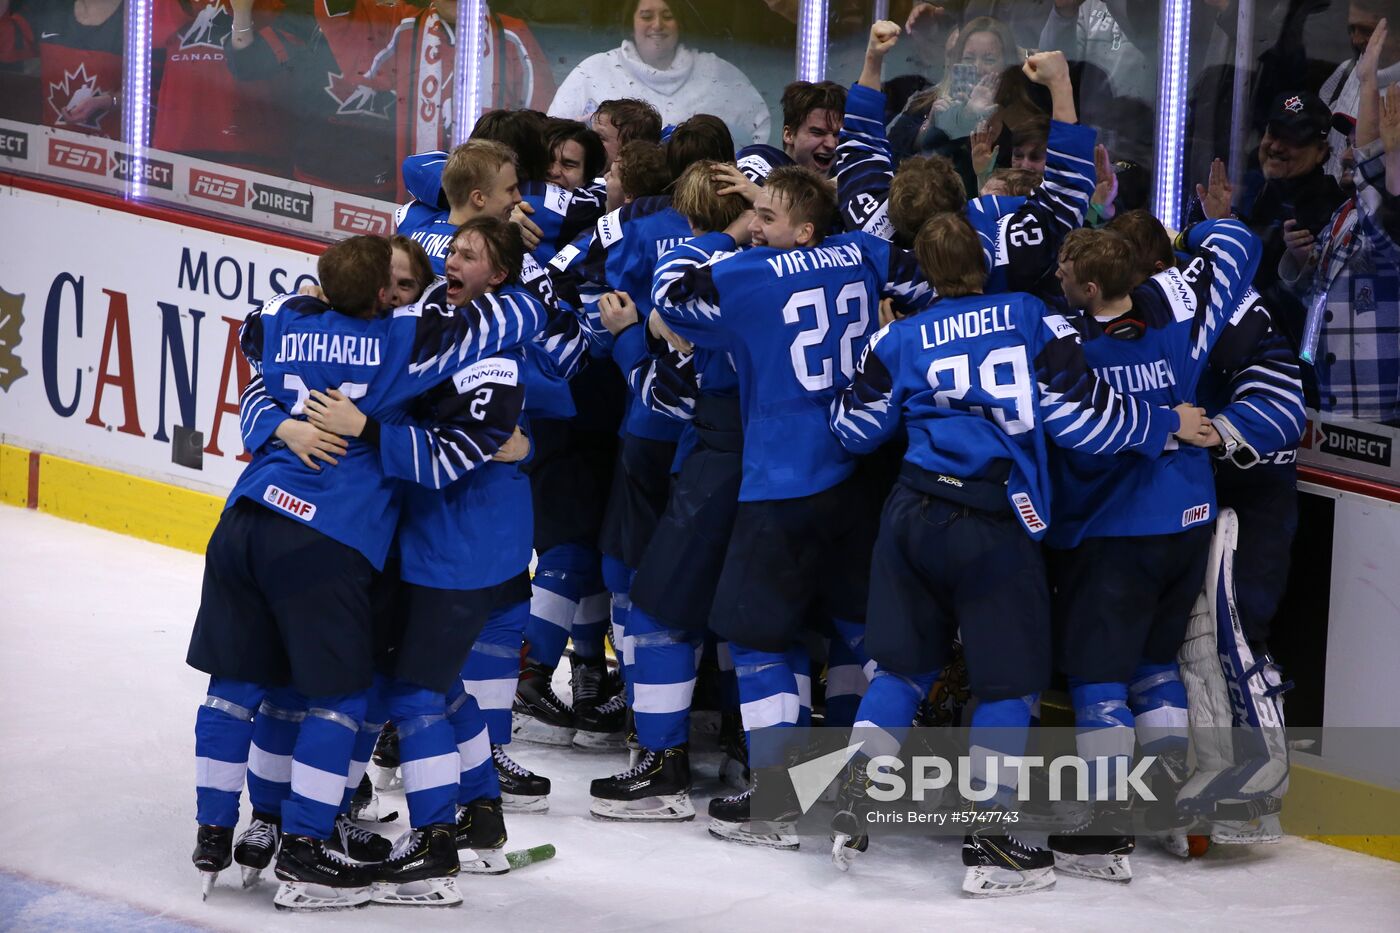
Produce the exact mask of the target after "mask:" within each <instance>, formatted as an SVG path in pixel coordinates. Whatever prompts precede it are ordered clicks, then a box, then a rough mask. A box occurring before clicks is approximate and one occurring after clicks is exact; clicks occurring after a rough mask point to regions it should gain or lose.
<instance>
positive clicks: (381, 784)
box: [368, 762, 403, 792]
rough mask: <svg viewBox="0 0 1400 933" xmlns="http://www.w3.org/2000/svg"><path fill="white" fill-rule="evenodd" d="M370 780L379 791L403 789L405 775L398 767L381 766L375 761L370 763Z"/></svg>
mask: <svg viewBox="0 0 1400 933" xmlns="http://www.w3.org/2000/svg"><path fill="white" fill-rule="evenodd" d="M368 771H369V782H370V783H371V784H372V785H374V789H375V790H377V791H381V792H383V791H389V790H403V775H402V774H400V773H399V769H398V768H381V767H380V766H379V765H377V764H375V763H374V762H370V764H369V768H368Z"/></svg>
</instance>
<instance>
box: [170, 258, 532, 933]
mask: <svg viewBox="0 0 1400 933" xmlns="http://www.w3.org/2000/svg"><path fill="white" fill-rule="evenodd" d="M390 259H391V249H390V247H389V244H388V243H387V241H384V240H381V239H377V238H373V237H353V238H351V239H350V240H347V241H344V242H343V243H341V244H337V245H336V246H335V247H332V248H331V249H330V250H328V251H327V252H326V253H325V254H324V255H323V256H322V258H321V260H320V261H319V262H318V273H319V275H320V278H321V282H322V287H323V288H324V289H325V292H326V295H327V296H328V297H329V298H330V299H331V301H333V302H335V303H336V305H337V306H338V307H339V308H342V309H345V310H343V311H340V310H335V308H333V307H332V306H330V305H327V304H326V303H325V302H322V301H319V300H317V299H314V298H309V297H298V296H286V295H283V296H278V297H277V298H275V299H273V300H272V301H270V302H268V303H267V304H266V305H265V306H264V307H263V308H262V309H260V310H259V311H255V312H253V313H252V314H250V315H249V318H248V320H247V321H246V322H245V324H244V327H243V332H242V344H243V349H244V352H245V355H247V356H248V358H249V361H250V363H251V364H252V365H253V367H254V371H255V373H256V374H257V375H256V378H257V379H260V380H262V381H263V383H264V384H265V385H266V387H267V391H268V392H269V393H270V394H271V395H272V396H273V397H274V398H275V399H276V400H277V402H278V403H279V404H281V405H284V406H286V407H287V409H288V410H289V411H291V412H293V413H295V414H301V413H302V412H303V410H304V406H305V402H306V399H307V398H308V396H309V393H310V391H311V390H312V389H314V388H316V387H319V386H328V387H336V388H338V389H339V391H340V392H342V393H343V394H345V395H347V396H350V397H355V398H358V399H360V400H361V404H362V405H363V406H364V408H365V410H366V411H367V412H369V413H370V414H372V415H374V416H375V417H376V418H379V419H381V420H382V421H385V422H387V423H395V422H397V421H398V420H400V419H402V418H403V417H404V416H405V410H406V407H407V406H408V405H409V404H410V403H411V402H412V401H413V399H414V398H415V397H416V396H418V395H420V394H421V393H423V392H425V391H427V390H429V389H431V388H432V387H433V386H434V385H436V384H438V383H440V382H442V381H443V380H444V379H449V378H451V377H452V376H453V374H454V373H456V372H457V371H458V370H459V369H460V368H461V367H463V366H470V365H471V364H473V363H474V362H476V361H477V360H479V359H480V358H482V357H484V356H488V355H491V354H493V353H499V352H504V351H507V350H510V349H511V348H512V347H514V346H518V345H519V344H520V343H521V342H523V341H524V340H528V339H529V338H530V337H531V336H532V335H533V334H534V332H535V331H537V330H538V329H539V327H540V326H541V325H542V324H543V320H544V315H543V310H542V308H540V307H539V305H538V304H537V303H532V304H530V305H524V306H522V307H520V308H518V309H516V310H515V311H514V312H513V313H510V314H504V313H499V311H498V310H496V309H489V308H479V307H476V306H468V307H465V308H461V309H452V308H449V307H448V306H447V305H446V304H445V302H444V301H443V300H442V299H441V297H440V296H429V297H428V298H426V299H424V300H423V301H422V302H420V303H419V304H417V305H414V306H413V307H411V308H406V309H400V310H399V311H396V312H394V313H393V314H392V315H391V316H388V317H382V318H381V317H379V316H378V311H379V308H380V307H381V306H382V303H383V301H384V298H385V295H384V293H385V292H387V288H388V285H389V266H390ZM254 417H256V416H254ZM507 433H508V432H507ZM504 436H505V435H502V436H501V439H503V438H504ZM483 445H484V446H483ZM472 450H473V453H472V454H471V455H469V456H468V457H467V459H466V461H465V462H463V463H461V464H459V468H461V469H469V468H471V467H473V466H476V465H479V463H480V462H481V460H482V459H484V458H485V457H486V456H489V452H490V451H491V444H490V443H489V442H487V441H486V439H485V438H483V439H482V441H481V442H480V443H477V444H475V445H474V446H473V447H472ZM398 509H399V497H398V495H397V492H396V489H395V485H394V484H393V483H392V481H390V480H389V479H387V478H386V477H385V476H384V473H383V471H382V469H381V468H380V466H379V463H378V458H377V457H376V456H375V454H374V452H373V450H372V449H371V448H369V447H368V446H367V445H355V444H352V445H349V447H348V449H347V452H346V454H345V456H344V457H342V458H340V461H339V463H338V464H337V466H336V468H335V469H324V470H320V471H313V470H308V469H306V468H305V467H304V466H302V464H301V463H300V462H299V461H298V459H297V457H296V455H295V454H294V453H292V452H290V451H287V450H286V449H284V448H277V449H263V450H261V451H260V452H259V453H257V454H255V456H254V459H253V461H252V462H251V463H250V464H249V466H248V467H247V468H246V469H245V470H244V472H243V475H242V476H241V477H240V478H239V480H238V482H237V483H236V484H235V486H234V489H233V491H232V493H231V494H230V497H229V500H228V506H227V508H226V510H225V512H224V514H223V516H222V517H221V519H220V524H219V527H218V528H216V529H215V533H214V535H213V537H212V538H211V540H210V545H209V553H208V555H207V558H206V567H205V585H204V593H203V597H202V599H201V604H200V612H199V616H198V618H197V619H196V622H195V627H194V632H193V634H192V636H191V640H190V649H189V653H188V656H187V662H188V663H189V664H191V666H193V667H196V668H197V669H200V670H203V671H206V672H207V673H209V674H210V675H211V681H210V688H209V697H208V699H207V700H206V701H205V703H204V704H203V705H202V706H201V707H200V710H199V713H198V716H197V718H196V760H197V769H196V770H197V784H198V795H197V796H198V801H199V813H198V819H199V822H200V831H199V842H198V845H197V848H196V851H195V856H194V860H195V863H196V865H197V866H198V867H200V868H201V870H203V871H206V872H208V873H217V872H218V871H219V870H221V869H222V868H224V867H227V865H228V864H229V861H230V859H231V851H230V849H231V842H232V831H233V826H234V824H235V823H236V821H237V803H238V793H239V791H240V790H241V788H242V784H243V776H244V771H245V768H246V762H247V756H248V743H249V737H250V723H251V720H252V719H253V716H254V713H255V711H256V710H257V709H258V707H259V705H260V704H261V702H262V699H263V697H264V696H265V695H266V694H267V691H268V688H269V686H272V685H278V684H282V683H290V684H291V685H292V686H293V687H294V688H295V689H296V690H297V691H298V692H299V693H300V694H302V695H303V696H305V697H306V698H307V714H306V718H305V720H304V721H303V723H302V725H301V729H300V731H299V733H298V737H297V742H296V746H295V749H294V751H293V764H292V774H291V790H292V793H291V796H290V798H289V799H288V800H287V801H286V802H285V804H284V805H283V808H282V814H281V815H282V828H283V832H284V833H285V839H284V844H283V846H282V850H281V852H280V853H279V855H278V860H277V874H278V877H279V878H281V879H282V880H283V881H285V882H287V883H286V884H285V885H284V887H283V889H282V890H281V891H279V894H278V900H279V903H281V904H283V905H284V906H290V907H306V906H317V905H318V904H322V905H323V904H324V902H325V901H329V902H331V903H334V904H336V905H343V904H347V903H363V901H364V900H366V899H367V898H368V895H369V891H368V887H367V886H368V884H369V882H370V881H371V880H373V873H372V871H370V870H367V869H364V868H361V867H358V866H354V865H352V864H351V863H349V862H347V861H345V860H344V859H343V857H340V856H338V855H336V854H335V853H332V852H329V851H328V850H327V847H326V843H325V840H326V839H327V838H328V837H329V836H330V834H331V829H332V824H333V823H334V820H335V817H336V814H337V812H338V811H339V809H340V807H341V804H342V800H343V797H344V785H345V782H346V777H347V773H348V762H349V759H350V753H351V747H352V745H353V744H354V740H355V733H356V728H357V725H358V723H359V722H360V721H362V720H363V719H364V716H365V703H366V700H365V691H366V689H367V688H368V687H369V684H370V679H371V670H370V669H371V666H372V658H371V654H372V652H371V649H370V639H371V618H370V615H371V613H370V605H369V603H370V595H369V584H370V576H371V574H372V571H373V570H374V569H376V568H378V567H380V566H382V564H383V561H384V557H385V554H386V553H387V551H388V546H389V541H390V538H391V537H392V534H393V527H394V524H395V522H396V520H397V515H398ZM289 562H290V563H297V564H299V565H305V564H307V563H308V562H310V564H311V565H313V566H315V567H316V570H317V576H316V581H317V582H316V585H314V586H313V585H305V584H303V583H302V582H300V581H299V580H296V579H292V578H288V577H287V569H286V568H287V566H289V565H290V563H289ZM327 594H331V595H330V596H328V595H327ZM332 785H335V786H332ZM311 885H315V886H317V888H319V890H320V891H321V892H322V893H324V892H325V891H327V890H329V891H330V892H331V893H330V895H329V896H328V897H326V898H322V897H320V896H319V895H318V894H316V893H315V892H313V890H312V889H311V887H310V886H311Z"/></svg>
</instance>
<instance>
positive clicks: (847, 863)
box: [831, 833, 865, 871]
mask: <svg viewBox="0 0 1400 933" xmlns="http://www.w3.org/2000/svg"><path fill="white" fill-rule="evenodd" d="M864 851H865V849H864V848H862V847H860V846H857V845H856V843H855V837H854V836H848V835H846V834H845V833H832V835H831V864H833V865H835V866H836V867H837V869H839V870H840V871H850V870H851V863H852V862H854V861H855V860H856V859H857V858H858V857H859V856H860V855H861V853H862V852H864Z"/></svg>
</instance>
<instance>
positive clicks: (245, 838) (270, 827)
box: [238, 820, 277, 849]
mask: <svg viewBox="0 0 1400 933" xmlns="http://www.w3.org/2000/svg"><path fill="white" fill-rule="evenodd" d="M238 843H239V845H254V846H260V847H263V848H267V849H270V848H272V847H273V846H275V845H276V844H277V826H276V825H275V824H273V823H269V822H267V821H266V820H253V822H252V824H250V825H249V826H248V828H247V829H245V830H244V831H243V835H241V836H239V837H238Z"/></svg>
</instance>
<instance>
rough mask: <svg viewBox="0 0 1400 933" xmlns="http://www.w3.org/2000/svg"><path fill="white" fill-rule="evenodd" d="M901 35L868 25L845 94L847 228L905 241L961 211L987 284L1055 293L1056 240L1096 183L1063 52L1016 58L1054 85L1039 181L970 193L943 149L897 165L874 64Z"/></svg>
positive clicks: (840, 164) (1089, 139)
mask: <svg viewBox="0 0 1400 933" xmlns="http://www.w3.org/2000/svg"><path fill="white" fill-rule="evenodd" d="M898 38H899V27H898V26H896V25H895V24H894V23H890V22H877V23H875V24H874V25H873V26H871V29H870V41H869V44H868V45H867V48H866V59H865V67H864V69H863V70H862V72H861V76H860V80H859V81H858V82H857V83H856V84H855V85H854V86H852V87H851V91H850V93H849V94H848V95H847V97H846V118H845V122H844V123H843V124H842V127H841V144H840V145H839V146H838V147H837V150H836V167H835V170H834V171H835V175H836V187H837V201H838V203H839V206H840V211H841V220H842V223H843V224H844V225H845V228H846V229H847V230H864V231H866V232H868V233H873V234H876V235H877V236H881V237H884V238H885V239H891V240H893V241H894V242H896V243H899V244H901V245H903V246H908V245H910V244H911V243H912V242H913V238H914V236H915V235H916V234H917V232H918V230H919V228H920V227H921V226H922V225H923V223H924V221H926V220H928V219H929V218H930V217H932V216H934V215H935V214H938V213H943V212H953V213H963V212H966V214H967V217H968V220H969V222H970V223H971V224H972V226H973V229H975V230H976V231H977V233H978V236H979V237H980V239H981V242H982V250H983V254H984V255H985V257H986V262H987V267H988V268H989V269H990V273H989V275H988V279H987V291H988V292H999V291H1009V290H1016V291H1026V292H1031V293H1032V294H1036V295H1038V296H1041V297H1043V298H1047V299H1048V298H1058V287H1057V285H1056V283H1055V279H1054V276H1053V275H1052V272H1053V270H1054V268H1055V259H1056V256H1057V253H1058V250H1059V244H1060V242H1061V241H1062V240H1063V239H1064V237H1065V234H1067V233H1068V232H1069V231H1070V230H1073V229H1075V228H1076V227H1079V226H1081V225H1082V224H1083V222H1084V213H1085V211H1086V210H1087V209H1088V206H1089V199H1090V197H1091V196H1092V195H1093V192H1094V185H1095V168H1094V142H1095V139H1096V133H1095V131H1094V130H1093V129H1092V128H1089V127H1084V126H1080V125H1078V116H1077V113H1076V111H1075V106H1074V88H1073V87H1072V86H1071V84H1070V79H1069V66H1068V64H1067V63H1066V61H1065V57H1064V55H1063V54H1062V53H1060V52H1039V53H1037V54H1035V55H1032V56H1030V57H1029V58H1028V59H1027V60H1026V63H1025V65H1024V66H1023V67H1022V70H1023V72H1024V73H1025V75H1026V77H1027V78H1029V79H1030V81H1032V82H1033V83H1035V84H1038V85H1041V86H1042V87H1046V88H1048V89H1049V91H1050V97H1051V106H1052V113H1051V114H1050V116H1051V122H1050V141H1049V148H1048V152H1047V155H1046V164H1045V180H1044V181H1043V182H1042V183H1041V185H1040V186H1039V187H1038V188H1036V190H1035V191H1034V192H1033V193H1032V194H1031V196H1030V197H1028V198H1024V199H1022V198H1006V197H981V198H976V199H974V200H972V201H968V199H967V192H966V191H965V190H964V188H963V183H962V179H961V178H960V177H959V175H958V173H957V171H956V169H955V168H954V167H953V164H952V162H950V161H948V160H947V159H945V158H943V157H941V156H933V157H927V158H926V157H923V156H915V157H912V158H909V159H905V160H904V161H903V162H902V163H900V165H899V167H898V171H895V166H894V163H893V158H892V155H891V152H890V144H889V140H888V138H887V137H886V136H885V126H884V113H885V98H884V95H883V94H882V93H881V92H880V71H881V67H882V64H883V62H884V58H885V56H886V55H887V54H888V53H889V51H890V50H891V49H892V48H893V47H894V45H895V43H896V42H897V41H898Z"/></svg>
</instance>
